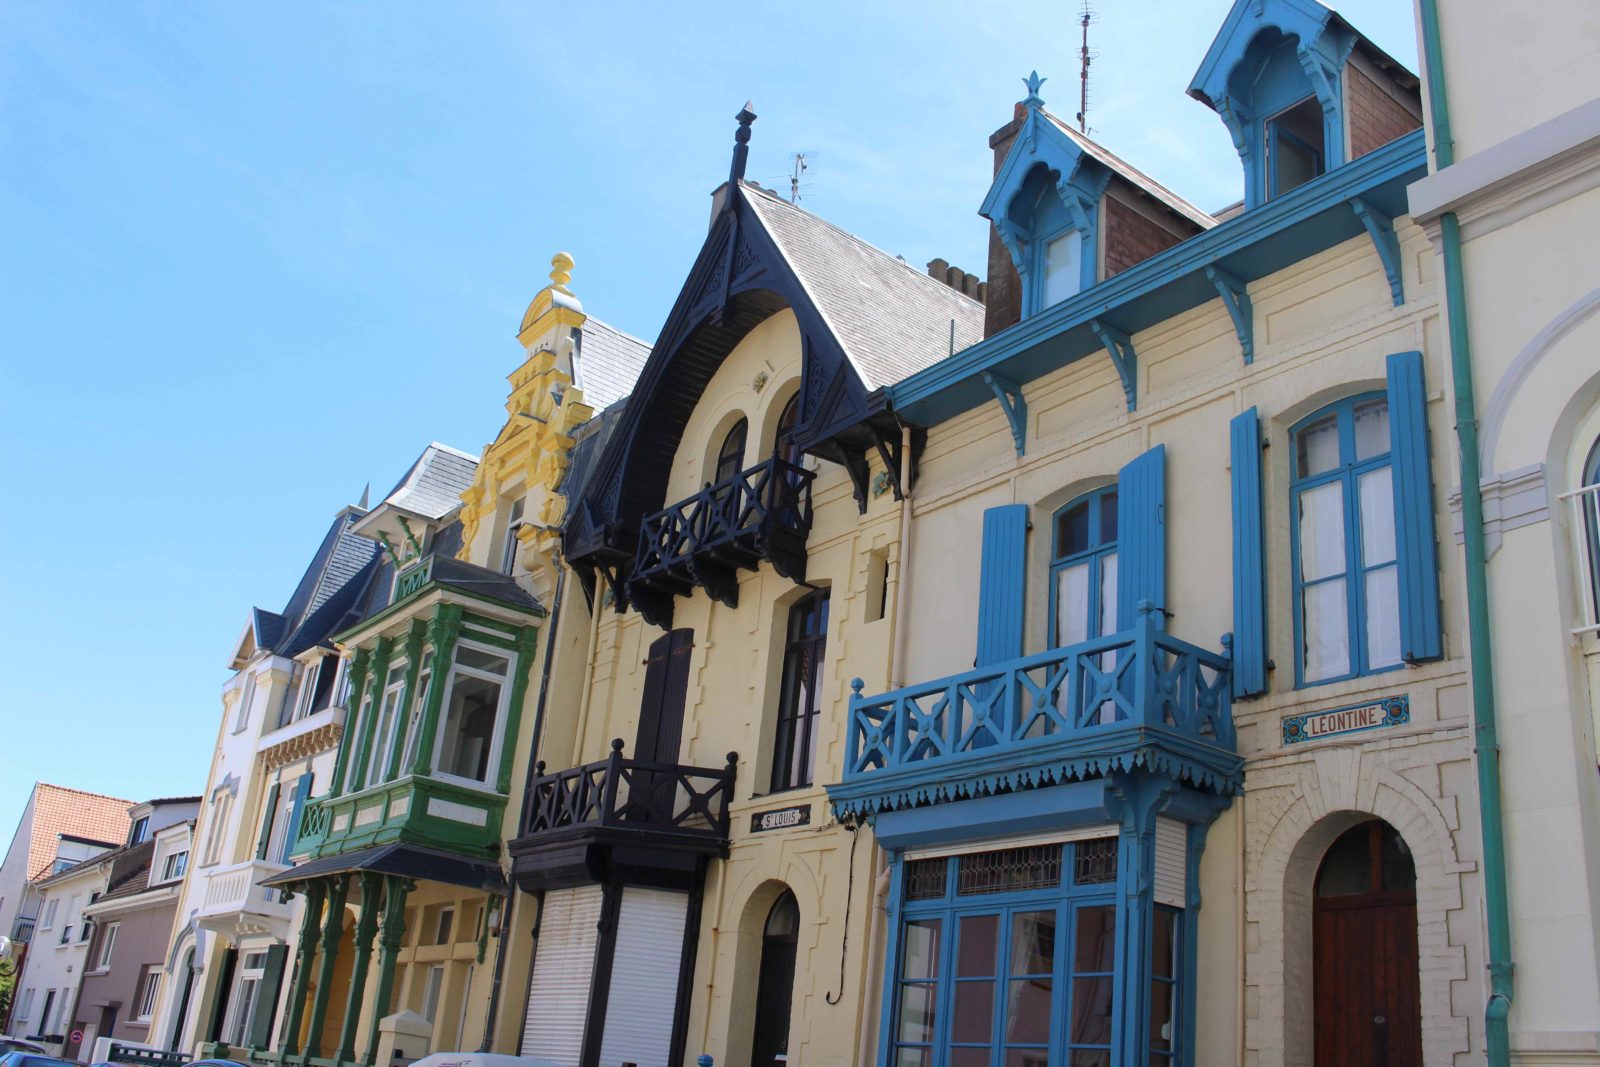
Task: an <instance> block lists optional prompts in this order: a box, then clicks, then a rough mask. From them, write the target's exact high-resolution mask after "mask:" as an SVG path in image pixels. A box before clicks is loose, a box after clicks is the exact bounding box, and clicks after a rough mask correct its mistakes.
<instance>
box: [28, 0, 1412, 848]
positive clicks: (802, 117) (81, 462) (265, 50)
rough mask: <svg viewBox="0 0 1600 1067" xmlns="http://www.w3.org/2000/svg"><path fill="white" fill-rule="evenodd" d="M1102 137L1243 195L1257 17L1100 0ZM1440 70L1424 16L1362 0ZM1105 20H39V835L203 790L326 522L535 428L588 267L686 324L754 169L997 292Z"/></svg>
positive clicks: (976, 7)
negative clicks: (65, 801) (749, 115)
mask: <svg viewBox="0 0 1600 1067" xmlns="http://www.w3.org/2000/svg"><path fill="white" fill-rule="evenodd" d="M1096 6H1097V7H1098V8H1099V16H1100V17H1099V21H1098V23H1097V24H1096V25H1095V26H1094V28H1093V30H1092V35H1093V36H1092V41H1091V45H1092V47H1094V48H1095V49H1096V50H1097V51H1098V53H1099V58H1098V59H1097V60H1096V63H1095V66H1094V76H1093V82H1092V86H1091V104H1090V125H1091V133H1092V135H1093V136H1095V137H1096V138H1097V139H1099V140H1101V141H1102V142H1103V143H1105V144H1106V145H1107V146H1108V147H1110V148H1112V149H1113V150H1114V151H1116V152H1117V153H1118V154H1120V155H1121V156H1123V157H1124V158H1125V159H1127V160H1128V161H1130V162H1131V163H1133V164H1134V165H1136V166H1138V167H1140V168H1142V169H1143V170H1145V171H1146V172H1147V173H1149V174H1151V175H1152V176H1154V177H1156V178H1157V179H1158V180H1161V181H1163V182H1165V183H1166V184H1167V185H1169V186H1171V187H1172V188H1173V189H1175V190H1176V191H1177V192H1179V193H1181V194H1182V195H1184V196H1186V197H1188V198H1189V199H1191V200H1193V201H1194V202H1195V203H1197V204H1199V205H1200V206H1201V207H1205V208H1212V209H1214V208H1217V207H1220V206H1222V205H1223V204H1226V203H1228V202H1230V201H1233V200H1235V199H1237V198H1238V196H1239V195H1240V184H1241V183H1240V175H1239V167H1238V160H1237V157H1236V156H1235V155H1234V153H1233V148H1232V145H1231V142H1230V141H1229V138H1228V135H1227V133H1226V131H1225V130H1224V128H1223V126H1222V123H1221V122H1220V120H1218V119H1217V118H1216V116H1215V115H1213V114H1212V113H1211V112H1209V111H1207V110H1206V109H1205V108H1204V107H1202V106H1201V105H1200V104H1198V103H1196V102H1194V101H1193V100H1190V99H1189V98H1188V97H1187V96H1185V95H1184V89H1185V87H1186V86H1187V84H1188V80H1189V77H1190V76H1191V75H1192V73H1193V72H1194V69H1195V68H1196V66H1197V65H1198V64H1199V62H1200V59H1201V57H1202V56H1203V54H1204V52H1205V49H1206V47H1207V45H1208V44H1209V43H1210V40H1211V38H1212V36H1213V34H1214V33H1215V31H1216V28H1217V27H1218V26H1219V25H1220V24H1221V21H1222V18H1223V15H1224V14H1225V12H1226V11H1227V9H1228V6H1229V5H1228V2H1227V0H1098V2H1097V4H1096ZM1339 6H1340V10H1341V11H1342V13H1343V14H1344V15H1345V16H1346V17H1347V18H1348V20H1349V21H1351V22H1352V23H1353V24H1354V25H1355V26H1357V27H1358V28H1359V29H1361V30H1362V31H1363V32H1364V33H1366V34H1367V35H1368V36H1370V37H1371V38H1373V39H1374V40H1375V41H1376V42H1377V43H1378V44H1379V45H1380V46H1382V47H1384V48H1386V49H1387V50H1389V51H1390V52H1391V54H1393V55H1395V56H1396V57H1397V58H1399V59H1400V60H1401V61H1402V62H1403V63H1405V64H1407V65H1408V66H1410V67H1412V69H1416V65H1417V64H1416V45H1415V33H1414V28H1413V23H1412V11H1411V4H1410V3H1408V2H1405V0H1351V2H1348V3H1343V4H1341V5H1339ZM1075 11H1076V7H1075V5H1074V4H1072V3H1068V2H1064V0H1052V2H1049V3H1043V2H1031V3H1029V2H1020V0H988V2H985V3H983V4H972V3H955V2H934V0H914V2H909V0H908V2H883V0H874V2H870V3H862V2H860V0H853V2H840V0H808V2H806V3H785V4H775V3H742V4H709V3H674V4H661V3H592V4H586V5H585V4H560V5H557V4H551V3H525V4H492V3H472V4H450V5H420V4H404V3H382V4H379V3H341V4H338V5H327V6H313V5H309V4H301V3H283V4H209V5H201V4H190V5H170V4H142V3H111V2H108V0H102V2H99V3H85V4H75V5H67V4H60V3H56V2H54V0H44V2H31V0H9V2H8V3H6V4H5V5H4V7H3V8H0V447H3V449H4V456H5V458H6V463H5V485H6V492H5V493H4V496H3V500H4V504H3V511H0V549H3V550H4V561H5V562H4V563H3V564H0V605H3V608H4V610H3V611H0V676H3V678H4V682H3V685H0V724H3V726H0V742H3V743H0V838H7V839H8V838H9V833H10V828H11V827H12V826H14V825H15V819H16V818H17V817H18V816H19V815H20V813H21V808H22V804H23V803H24V801H25V799H26V794H27V790H28V788H29V786H30V785H31V783H32V782H33V781H34V780H35V779H44V780H48V781H53V782H57V783H60V784H62V785H68V786H74V787H77V788H82V789H89V790H93V791H97V792H104V793H110V794H112V795H119V796H126V797H129V798H132V799H141V798H145V797H149V796H158V795H173V794H182V793H192V792H199V791H200V790H201V789H202V787H203V786H204V784H205V775H206V770H207V765H208V760H209V756H210V752H211V748H212V745H213V744H214V741H215V737H216V730H217V716H218V709H219V704H218V700H219V692H220V687H221V685H222V683H223V682H224V681H225V679H226V677H227V670H226V663H227V659H228V656H229V653H230V650H231V647H232V645H233V642H234V641H235V639H236V637H237V635H238V633H239V631H240V629H241V627H242V626H243V624H244V621H245V616H246V612H247V611H248V609H249V608H250V607H251V606H252V605H257V604H259V605H261V606H264V607H267V608H272V609H276V608H279V607H281V606H282V604H283V601H284V600H285V599H287V597H288V595H289V593H290V591H291V589H292V588H293V585H294V583H295V581H296V580H297V579H298V577H299V575H300V573H301V571H302V569H303V568H304V566H305V565H306V563H307V562H308V560H309V557H310V555H311V553H312V551H313V550H314V549H315V548H316V545H317V543H318V541H319V539H320V538H321V536H322V533H323V531H324V530H325V528H326V525H327V523H328V522H329V521H330V520H331V518H332V516H333V515H334V513H335V512H336V511H337V510H338V509H339V508H340V507H341V506H342V505H344V504H347V503H353V502H354V501H355V500H356V499H357V498H358V497H359V496H360V494H361V489H362V486H363V485H364V484H365V483H367V482H369V481H370V482H371V483H373V486H374V492H375V493H381V492H383V491H384V490H386V489H387V488H388V487H389V486H390V485H392V484H393V482H394V481H395V480H396V479H397V478H398V477H399V476H400V475H401V474H402V473H403V472H404V471H405V469H406V467H407V466H408V465H409V464H410V462H411V460H412V459H413V458H415V456H416V454H417V453H418V452H419V451H421V449H422V448H423V446H425V445H426V444H427V443H428V442H429V441H430V440H440V441H444V442H446V443H449V444H453V445H456V446H458V447H461V448H465V449H467V450H469V451H473V452H476V451H479V450H480V449H481V446H482V444H483V442H485V441H487V440H489V439H490V438H491V437H492V436H493V435H494V434H495V432H496V431H497V430H498V429H499V426H500V417H501V414H502V408H501V405H502V403H503V401H504V398H505V389H506V386H505V381H504V376H505V375H506V374H507V373H509V372H510V371H511V370H512V369H513V368H514V367H515V365H516V364H517V362H518V361H519V358H520V351H519V349H518V347H517V345H516V342H515V338H514V335H515V332H516V328H517V325H518V322H519V321H520V318H521V314H522V311H523V309H524V307H525V306H526V305H527V302H528V300H529V299H530V298H531V297H532V295H533V293H534V292H536V291H537V290H538V288H539V287H540V286H541V285H543V284H544V283H545V281H546V278H545V275H546V272H547V271H548V269H549V267H548V263H549V258H550V255H551V253H552V252H554V251H556V250H558V249H563V250H566V251H568V252H570V253H572V255H573V257H574V258H575V259H576V260H577V268H576V270H575V272H574V277H573V283H572V284H573V288H574V290H575V291H576V292H577V293H578V295H579V296H580V297H581V298H582V299H583V301H584V304H585V307H586V308H587V310H588V311H589V312H590V314H593V315H596V316H598V317H600V318H603V319H606V320H607V321H610V322H612V323H614V324H616V325H618V326H620V327H622V328H624V329H626V330H629V331H631V332H633V333H636V334H638V335H640V336H641V337H645V338H647V339H648V338H653V337H654V336H655V335H656V333H657V331H658V330H659V328H660V326H661V323H662V321H663V320H664V318H665V316H666V313H667V310H668V308H669V307H670V305H671V303H672V300H673V298H674V297H675V296H676V293H677V288H678V285H679V284H680V283H681V281H682V279H683V276H684V273H685V272H686V271H687V269H688V267H689V265H690V263H691V262H692V260H693V258H694V256H695V253H696V252H697V250H698V247H699V242H700V239H701V238H702V236H703V234H704V230H705V226H706V220H707V214H708V210H709V199H708V196H707V194H708V193H709V192H710V190H711V189H712V188H713V187H714V186H715V185H717V184H718V183H719V182H720V181H721V180H722V179H723V178H724V177H725V176H726V173H727V166H728V158H729V150H730V148H731V145H732V134H733V129H734V122H733V115H734V113H735V112H737V111H738V110H739V107H740V105H741V104H743V103H744V101H745V100H746V99H747V98H749V99H751V100H753V101H754V105H755V110H756V112H757V113H758V114H759V115H760V118H759V120H758V121H757V122H756V125H755V131H754V140H753V142H752V146H751V159H750V166H749V171H748V174H749V176H750V177H752V178H754V179H756V180H758V181H761V182H762V183H763V184H777V183H778V182H779V181H781V180H783V178H784V176H786V175H787V173H788V169H789V159H788V157H789V155H790V153H793V152H796V151H807V152H810V153H813V158H814V165H813V169H812V171H811V173H810V175H809V179H810V182H811V188H810V190H809V192H808V193H807V194H806V196H805V197H804V199H803V201H802V202H803V204H804V205H805V206H807V207H809V208H810V209H811V210H813V211H815V212H817V213H819V214H821V215H823V216H825V217H827V218H829V219H831V220H832V221H834V222H836V223H838V224H839V225H841V226H843V227H845V228H846V229H849V230H852V231H854V232H856V233H858V234H860V235H861V236H862V237H864V238H866V239H867V240H869V241H872V242H873V243H875V244H877V245H879V246H880V247H882V248H885V249H887V250H888V251H890V252H893V253H897V254H900V255H903V256H905V258H906V259H907V260H909V261H910V262H912V263H917V264H921V263H925V262H926V261H927V260H929V259H931V258H933V257H935V256H942V257H944V258H946V259H948V260H950V261H951V262H954V263H957V264H959V265H961V266H963V267H965V268H966V269H968V270H971V271H973V272H975V273H978V274H982V273H983V267H984V264H985V261H986V240H987V236H986V230H985V223H984V222H983V220H982V219H980V218H978V216H977V215H976V209H977V205H978V204H979V202H980V201H981V200H982V199H983V194H984V191H985V188H986V186H987V182H988V179H989V174H990V168H991V165H992V163H991V159H990V156H989V150H988V147H987V138H988V135H989V134H990V132H992V131H993V130H994V129H995V128H997V127H998V126H1000V125H1001V124H1003V123H1004V122H1005V121H1006V120H1007V119H1008V118H1009V116H1010V114H1011V107H1012V104H1013V102H1014V101H1016V100H1018V99H1020V98H1021V97H1022V96H1023V95H1024V92H1025V91H1024V90H1023V88H1022V86H1021V83H1020V78H1021V77H1022V76H1024V75H1026V74H1027V73H1028V71H1029V70H1030V69H1032V68H1035V67H1036V68H1037V69H1038V70H1039V72H1040V73H1041V74H1043V75H1045V76H1046V77H1048V78H1049V81H1048V82H1047V83H1046V84H1045V86H1044V88H1043V90H1042V94H1041V95H1043V96H1044V98H1045V100H1046V101H1047V103H1048V105H1049V106H1050V107H1051V108H1052V110H1054V111H1056V112H1057V113H1058V114H1061V115H1064V116H1067V115H1071V114H1072V113H1073V112H1075V111H1076V109H1077V108H1076V103H1077V57H1076V49H1077V44H1078V28H1077V25H1076V20H1075Z"/></svg>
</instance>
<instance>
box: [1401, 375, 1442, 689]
mask: <svg viewBox="0 0 1600 1067" xmlns="http://www.w3.org/2000/svg"><path fill="white" fill-rule="evenodd" d="M1427 405H1428V391H1427V387H1426V386H1425V385H1424V383H1423V379H1422V353H1421V352H1401V353H1399V354H1398V355H1393V356H1390V357H1389V453H1390V461H1391V462H1392V463H1393V464H1394V534H1395V555H1396V557H1397V559H1398V562H1399V567H1400V655H1401V656H1402V657H1403V658H1404V659H1405V661H1406V662H1407V663H1417V662H1420V661H1423V660H1430V659H1440V658H1442V657H1443V656H1444V637H1443V635H1442V633H1441V632H1440V623H1439V548H1438V543H1437V538H1436V537H1435V531H1434V523H1433V475H1432V471H1431V468H1430V467H1429V464H1428V412H1427Z"/></svg>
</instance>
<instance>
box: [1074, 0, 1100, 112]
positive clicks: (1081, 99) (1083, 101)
mask: <svg viewBox="0 0 1600 1067" xmlns="http://www.w3.org/2000/svg"><path fill="white" fill-rule="evenodd" d="M1095 16H1096V12H1095V10H1094V8H1092V7H1090V6H1089V0H1083V10H1082V11H1081V12H1080V13H1079V15H1078V25H1079V26H1081V27H1083V44H1082V45H1081V46H1080V47H1079V48H1078V59H1079V67H1078V86H1079V88H1078V132H1079V133H1081V134H1084V135H1086V136H1087V135H1088V133H1089V66H1090V64H1092V63H1093V62H1094V59H1095V56H1096V55H1097V54H1098V53H1096V52H1091V51H1089V24H1090V23H1091V22H1093V21H1094V20H1095Z"/></svg>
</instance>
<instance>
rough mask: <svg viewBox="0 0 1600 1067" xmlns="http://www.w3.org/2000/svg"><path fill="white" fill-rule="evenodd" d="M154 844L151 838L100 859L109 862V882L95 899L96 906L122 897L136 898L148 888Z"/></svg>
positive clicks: (154, 849)
mask: <svg viewBox="0 0 1600 1067" xmlns="http://www.w3.org/2000/svg"><path fill="white" fill-rule="evenodd" d="M155 851H156V843H155V839H154V838H152V839H150V840H149V841H144V842H141V843H139V844H137V845H134V846H133V847H132V848H124V849H119V850H118V851H116V852H110V853H107V854H106V855H104V856H101V857H100V860H101V862H110V864H111V880H110V882H109V883H108V884H107V885H106V891H105V892H104V893H101V894H100V896H99V897H98V898H96V899H95V903H96V904H103V903H105V902H106V901H108V900H119V899H121V898H123V897H132V896H137V895H139V894H140V893H143V892H144V891H145V890H146V889H149V888H150V860H151V859H152V858H153V857H154V856H155Z"/></svg>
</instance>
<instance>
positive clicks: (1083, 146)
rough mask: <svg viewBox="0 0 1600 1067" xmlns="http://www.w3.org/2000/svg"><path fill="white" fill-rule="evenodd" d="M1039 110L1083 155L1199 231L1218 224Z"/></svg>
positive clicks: (1041, 109) (1146, 176) (1159, 184)
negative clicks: (1185, 220)
mask: <svg viewBox="0 0 1600 1067" xmlns="http://www.w3.org/2000/svg"><path fill="white" fill-rule="evenodd" d="M1039 110H1040V112H1041V113H1042V114H1043V115H1044V117H1045V118H1046V119H1048V120H1049V121H1050V124H1051V125H1052V126H1054V127H1055V129H1056V130H1057V131H1058V132H1060V133H1063V134H1065V135H1066V136H1067V138H1068V139H1070V140H1071V141H1072V143H1073V144H1075V145H1077V146H1078V148H1079V149H1080V150H1081V151H1082V152H1083V153H1084V154H1085V155H1087V156H1089V157H1090V158H1091V159H1093V160H1095V161H1096V162H1098V163H1100V164H1102V165H1103V166H1105V167H1107V168H1109V169H1110V170H1111V172H1112V173H1113V174H1115V175H1117V176H1118V177H1119V178H1121V179H1123V180H1124V181H1126V182H1127V183H1128V184H1129V185H1132V186H1133V187H1134V188H1136V189H1138V190H1139V191H1140V192H1142V193H1145V194H1147V195H1148V196H1150V197H1151V198H1152V199H1154V200H1156V201H1159V202H1160V203H1161V204H1162V205H1163V206H1164V207H1166V208H1167V209H1168V210H1170V211H1171V212H1172V213H1173V214H1175V215H1182V216H1183V217H1184V218H1186V219H1188V220H1189V221H1190V222H1192V223H1194V224H1195V225H1196V226H1198V227H1200V228H1201V229H1202V230H1205V229H1209V228H1211V227H1212V226H1215V225H1216V224H1217V220H1216V219H1215V218H1213V217H1212V216H1211V215H1210V214H1209V213H1207V212H1205V211H1202V210H1201V209H1200V208H1197V207H1195V206H1194V205H1193V204H1191V203H1189V201H1187V200H1185V199H1184V198H1183V197H1181V196H1179V195H1178V194H1177V193H1175V192H1173V191H1172V190H1171V189H1168V188H1167V187H1166V186H1165V185H1162V184H1161V183H1160V182H1158V181H1156V180H1155V179H1154V178H1152V177H1150V176H1149V175H1148V174H1146V173H1145V172H1144V171H1142V170H1140V169H1139V168H1138V167H1135V166H1134V165H1133V164H1132V163H1129V162H1127V161H1126V160H1124V159H1123V158H1122V157H1121V156H1118V155H1117V154H1116V153H1114V152H1112V151H1111V150H1110V149H1109V148H1107V147H1106V146H1105V145H1103V144H1101V143H1100V142H1098V141H1094V140H1091V139H1090V138H1088V137H1086V136H1084V135H1083V134H1081V133H1079V132H1078V131H1077V130H1075V129H1073V128H1072V127H1071V126H1069V125H1068V124H1067V123H1066V122H1064V121H1062V119H1061V117H1060V116H1058V115H1054V114H1052V113H1051V112H1050V111H1048V110H1047V109H1045V108H1040V109H1039Z"/></svg>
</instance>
